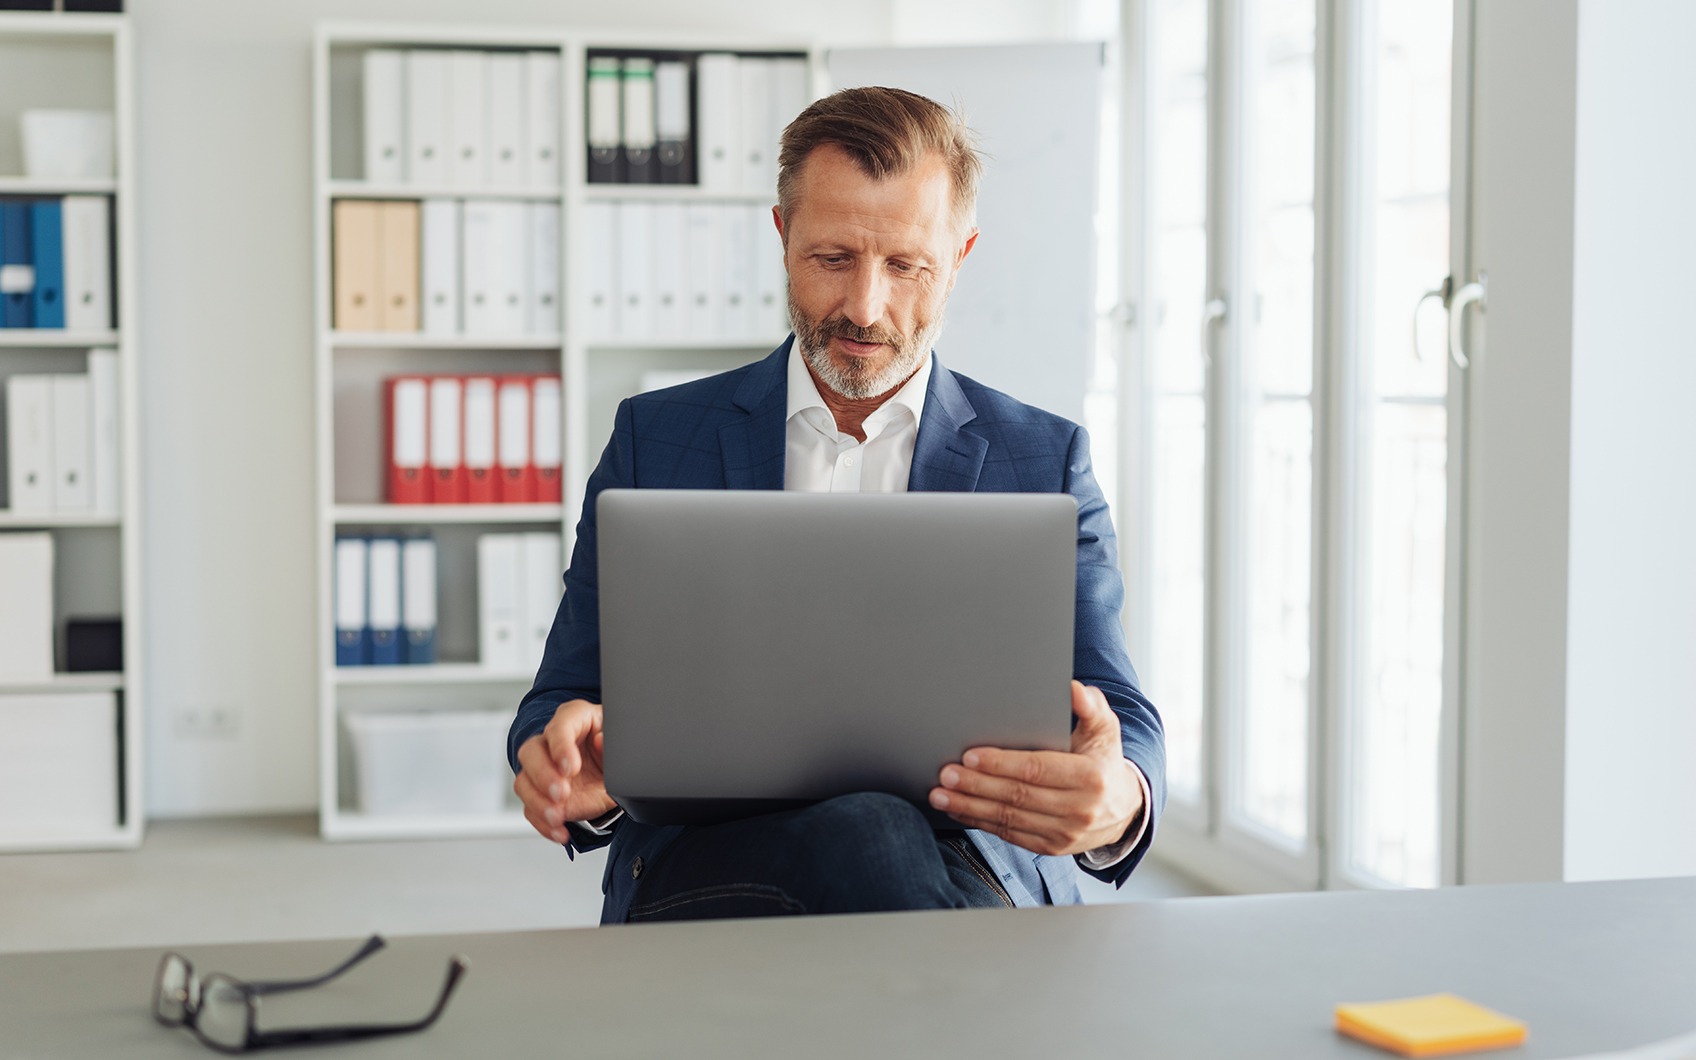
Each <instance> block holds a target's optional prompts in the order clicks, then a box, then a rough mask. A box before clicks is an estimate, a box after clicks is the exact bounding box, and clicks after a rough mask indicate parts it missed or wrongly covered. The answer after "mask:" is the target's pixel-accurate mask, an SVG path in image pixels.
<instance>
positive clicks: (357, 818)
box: [323, 810, 535, 839]
mask: <svg viewBox="0 0 1696 1060" xmlns="http://www.w3.org/2000/svg"><path fill="white" fill-rule="evenodd" d="M534 831H535V830H534V829H532V828H531V827H530V822H528V821H526V820H525V819H524V815H523V814H522V813H520V812H519V811H517V810H513V811H511V812H510V813H503V814H490V815H484V816H475V817H473V816H455V817H449V816H430V817H370V816H367V815H365V814H361V813H353V812H349V811H345V810H342V811H337V812H334V813H329V814H326V815H325V816H324V820H323V834H324V838H326V839H445V838H449V837H455V836H522V835H530V834H534Z"/></svg>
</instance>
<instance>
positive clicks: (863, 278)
mask: <svg viewBox="0 0 1696 1060" xmlns="http://www.w3.org/2000/svg"><path fill="white" fill-rule="evenodd" d="M888 283H889V281H888V279H887V278H886V277H885V276H884V275H883V270H882V269H879V268H877V267H876V266H871V265H868V266H862V267H860V268H857V269H855V270H854V275H853V276H852V278H851V279H850V280H849V284H848V295H847V299H846V300H845V301H844V303H843V306H842V315H843V316H845V317H847V318H848V320H849V322H850V323H852V324H853V325H854V326H855V327H861V328H869V327H871V326H872V325H873V324H876V323H877V322H878V321H880V320H882V319H883V312H884V310H885V309H886V308H887V307H888V304H889V286H888Z"/></svg>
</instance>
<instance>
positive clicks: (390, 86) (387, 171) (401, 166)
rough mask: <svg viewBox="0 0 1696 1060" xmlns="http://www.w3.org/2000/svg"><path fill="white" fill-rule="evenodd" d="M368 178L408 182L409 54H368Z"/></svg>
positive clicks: (374, 51) (383, 50) (375, 50)
mask: <svg viewBox="0 0 1696 1060" xmlns="http://www.w3.org/2000/svg"><path fill="white" fill-rule="evenodd" d="M364 67H365V69H364V73H365V179H366V180H367V181H369V182H370V183H373V184H401V183H404V182H405V181H406V55H405V53H404V52H401V51H398V50H396V49H394V48H373V49H371V50H370V51H368V52H366V53H365V55H364Z"/></svg>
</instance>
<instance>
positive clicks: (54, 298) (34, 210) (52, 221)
mask: <svg viewBox="0 0 1696 1060" xmlns="http://www.w3.org/2000/svg"><path fill="white" fill-rule="evenodd" d="M29 226H30V244H31V246H32V247H33V248H34V250H35V299H34V310H35V326H36V327H38V328H62V327H64V326H65V243H64V233H65V221H64V211H63V210H62V209H61V208H60V205H59V200H58V199H42V200H40V201H38V202H34V203H31V204H30V210H29Z"/></svg>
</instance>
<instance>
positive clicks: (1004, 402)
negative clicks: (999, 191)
mask: <svg viewBox="0 0 1696 1060" xmlns="http://www.w3.org/2000/svg"><path fill="white" fill-rule="evenodd" d="M793 341H794V339H793V337H791V338H790V340H789V341H787V342H785V343H784V344H783V345H782V346H780V347H778V349H777V350H776V351H775V352H774V353H772V354H771V355H770V356H769V357H766V358H765V359H764V360H761V361H757V362H755V363H753V364H750V365H746V366H744V367H742V368H738V369H736V370H734V371H730V372H726V373H724V374H722V375H716V376H713V377H711V378H708V379H703V380H700V381H698V382H694V383H687V384H684V385H682V386H676V387H671V388H669V389H666V390H660V391H656V392H653V393H648V394H642V395H640V396H638V397H634V398H629V399H627V400H626V401H624V402H623V403H621V404H620V405H619V407H618V413H617V415H616V417H615V419H614V422H613V432H612V439H611V440H610V441H609V442H608V443H607V447H606V451H605V452H604V453H603V454H602V455H601V462H600V464H599V466H597V467H596V468H595V471H594V473H593V474H592V475H590V477H589V484H588V490H587V493H586V494H585V496H584V500H583V515H582V519H581V521H580V522H579V523H578V525H577V544H576V548H575V549H574V550H573V552H572V556H571V567H570V569H569V570H567V571H566V573H565V586H566V592H565V597H564V599H563V600H562V601H561V602H560V609H559V614H558V616H557V617H556V618H555V620H554V626H553V630H552V632H551V633H550V634H549V636H548V643H547V648H546V650H545V652H544V654H543V657H542V664H541V668H540V670H539V671H538V672H537V674H536V683H535V685H534V687H532V688H531V690H530V692H529V694H528V695H526V696H525V697H524V701H523V703H522V704H521V705H520V706H519V709H518V716H517V718H516V719H515V720H514V722H513V725H512V731H511V734H510V736H509V739H508V758H509V760H510V761H511V764H512V767H513V769H514V770H517V769H518V759H517V754H518V748H519V746H520V745H521V744H523V742H524V741H525V740H528V739H529V738H530V737H532V736H535V735H536V734H538V733H540V732H541V731H542V729H543V728H545V727H546V726H547V723H548V721H549V720H550V719H551V718H552V717H553V715H554V710H555V709H556V708H557V707H558V706H559V704H561V703H563V702H566V701H567V700H571V699H587V700H590V701H592V702H595V703H599V702H600V701H601V692H600V684H601V682H600V672H601V665H600V663H601V643H600V598H599V595H598V587H597V578H598V575H597V557H598V552H597V548H596V545H597V537H596V527H595V499H596V497H597V496H599V494H600V492H601V491H602V490H604V489H610V488H614V487H624V488H629V487H645V488H651V489H773V490H776V489H782V488H783V470H784V469H783V465H784V454H785V448H786V438H785V427H786V413H787V411H788V385H787V375H786V369H787V365H788V357H789V347H790V345H791V343H793ZM933 356H934V355H933ZM908 488H909V489H910V490H942V491H954V492H973V491H976V492H985V493H990V492H999V493H1012V492H1023V493H1069V494H1071V495H1072V496H1073V497H1075V498H1077V502H1078V576H1077V617H1076V625H1075V632H1074V638H1073V671H1072V673H1073V676H1075V677H1076V678H1077V679H1078V680H1080V681H1082V682H1084V683H1085V684H1088V685H1094V686H1095V687H1097V688H1099V689H1101V691H1102V693H1103V694H1104V695H1106V697H1107V702H1108V703H1109V704H1110V705H1111V706H1112V708H1113V710H1114V712H1115V713H1116V714H1117V715H1118V716H1119V726H1120V730H1121V734H1122V743H1123V745H1124V751H1125V757H1126V758H1128V759H1130V760H1131V761H1132V762H1134V763H1135V764H1136V765H1137V766H1138V767H1139V768H1141V770H1142V772H1143V775H1144V776H1146V777H1147V778H1148V781H1149V787H1150V789H1151V790H1152V793H1153V796H1154V798H1153V800H1152V804H1151V805H1150V806H1149V808H1148V813H1149V814H1150V820H1149V828H1148V830H1147V833H1146V834H1145V835H1144V837H1143V839H1142V841H1141V842H1140V843H1139V844H1138V846H1137V848H1136V849H1135V850H1134V851H1133V852H1132V853H1131V855H1130V856H1129V857H1128V858H1126V859H1125V860H1124V861H1122V862H1120V863H1119V864H1117V865H1115V866H1113V867H1112V868H1110V869H1106V870H1103V871H1100V872H1092V875H1095V876H1097V877H1099V878H1101V879H1104V880H1110V881H1112V882H1114V883H1116V884H1122V883H1123V882H1124V881H1125V879H1126V877H1128V876H1129V875H1130V873H1131V869H1132V868H1134V867H1135V866H1136V864H1137V862H1138V861H1140V860H1141V859H1142V856H1143V854H1144V853H1145V852H1146V851H1147V850H1148V846H1149V843H1150V841H1151V840H1152V839H1153V838H1154V825H1155V824H1156V823H1157V822H1158V820H1159V814H1160V811H1161V809H1162V808H1163V807H1164V805H1165V801H1166V782H1165V781H1166V774H1165V748H1164V743H1163V738H1162V733H1161V727H1160V717H1159V715H1158V714H1157V713H1156V711H1155V709H1154V707H1153V706H1152V705H1151V704H1150V703H1149V702H1148V700H1147V699H1145V698H1144V697H1143V695H1142V692H1141V691H1140V690H1139V689H1138V688H1137V680H1136V674H1135V673H1134V672H1133V670H1132V669H1131V661H1130V658H1129V656H1128V655H1127V654H1126V651H1125V637H1124V632H1123V629H1122V627H1121V626H1120V618H1119V614H1120V607H1121V604H1122V601H1123V598H1124V586H1123V583H1122V581H1121V579H1120V576H1119V568H1118V559H1117V556H1116V554H1115V552H1116V550H1115V546H1114V538H1113V525H1112V521H1111V519H1110V517H1109V515H1108V511H1107V503H1106V501H1105V499H1104V498H1103V497H1102V495H1101V489H1100V487H1099V486H1098V485H1097V484H1096V481H1095V475H1094V472H1093V471H1092V470H1091V468H1090V460H1089V440H1088V437H1087V435H1086V434H1085V432H1084V430H1083V428H1082V427H1079V426H1078V425H1077V424H1075V423H1072V422H1070V421H1068V420H1065V419H1062V418H1061V417H1059V416H1055V415H1053V414H1051V413H1047V412H1043V411H1042V410H1040V409H1036V408H1032V407H1031V406H1029V405H1025V404H1022V403H1020V402H1018V401H1015V400H1014V399H1012V398H1010V397H1008V396H1007V395H1005V394H1002V393H1000V392H998V391H995V390H991V389H989V388H988V387H985V386H983V385H981V384H979V383H976V382H974V381H972V380H970V379H968V378H966V377H965V376H960V375H956V374H954V373H953V372H949V371H946V370H944V369H943V367H942V365H941V364H940V363H937V364H935V365H934V366H933V369H932V371H931V376H930V386H929V389H928V391H927V392H926V394H925V405H924V415H923V416H922V417H921V418H920V422H919V436H918V439H917V441H916V443H915V446H914V451H913V466H912V473H911V477H910V478H909V480H908ZM679 831H680V829H679V828H677V827H669V828H661V827H653V826H649V825H643V824H639V823H637V822H635V821H632V820H630V819H629V818H624V819H622V820H620V821H619V822H618V823H617V825H616V826H615V827H614V828H613V832H612V835H611V837H610V839H609V837H606V836H594V835H591V834H589V833H586V832H583V831H582V830H581V829H576V828H573V829H572V830H571V841H570V842H569V843H568V844H567V850H568V851H569V850H573V849H575V850H588V849H593V848H595V847H599V846H602V845H605V844H606V843H608V842H609V841H610V842H611V844H612V849H611V851H609V856H608V861H607V871H606V878H605V881H604V882H603V890H605V892H606V896H607V900H606V904H605V907H604V909H603V913H602V921H603V922H604V923H618V922H621V921H623V920H624V919H625V915H626V912H627V910H628V909H629V907H630V902H631V898H632V895H633V893H634V891H635V889H636V885H635V882H634V881H633V880H632V879H631V874H630V866H631V864H632V863H633V862H634V861H635V859H636V858H638V857H642V858H644V859H647V860H651V859H652V856H653V855H654V854H655V853H656V852H658V851H659V850H660V849H662V848H663V847H664V846H665V844H667V843H669V842H670V841H671V839H672V838H673V837H674V836H675V835H676V834H677V833H678V832H679ZM967 835H968V836H969V837H970V838H971V840H972V842H973V844H974V845H975V846H976V847H977V849H978V850H979V851H980V852H981V853H982V855H983V858H984V860H985V862H987V863H988V865H989V866H990V867H992V868H993V869H994V870H995V872H996V874H997V875H998V876H999V877H1000V878H1001V882H1002V885H1003V886H1004V887H1005V888H1006V890H1007V893H1008V894H1009V895H1010V896H1011V897H1012V898H1013V901H1014V903H1015V904H1017V905H1021V906H1026V905H1041V904H1044V903H1053V904H1056V905H1060V904H1068V903H1075V902H1078V901H1079V900H1080V895H1079V892H1078V886H1077V877H1076V871H1077V862H1076V861H1075V859H1073V858H1070V857H1047V856H1043V855H1038V854H1033V853H1031V852H1030V851H1027V850H1023V849H1021V848H1019V847H1016V846H1014V845H1012V844H1010V843H1008V842H1006V841H1004V840H1002V839H999V838H997V837H995V836H993V835H989V834H988V833H985V832H978V831H970V832H968V833H967ZM1086 871H1090V870H1086Z"/></svg>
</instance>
